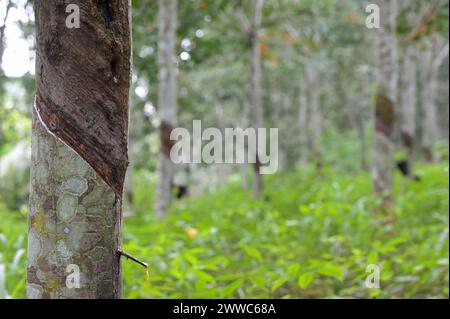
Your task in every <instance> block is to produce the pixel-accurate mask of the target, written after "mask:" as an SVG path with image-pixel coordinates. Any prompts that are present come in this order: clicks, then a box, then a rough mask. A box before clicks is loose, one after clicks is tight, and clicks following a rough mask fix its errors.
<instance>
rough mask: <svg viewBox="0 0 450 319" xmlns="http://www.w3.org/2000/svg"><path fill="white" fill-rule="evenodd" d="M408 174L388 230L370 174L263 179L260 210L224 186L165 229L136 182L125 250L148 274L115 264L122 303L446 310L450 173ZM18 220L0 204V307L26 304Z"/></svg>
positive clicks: (423, 168) (424, 168)
mask: <svg viewBox="0 0 450 319" xmlns="http://www.w3.org/2000/svg"><path fill="white" fill-rule="evenodd" d="M416 173H417V175H419V176H420V177H421V180H420V181H417V182H416V181H410V180H407V179H404V178H403V177H401V176H396V179H395V192H396V201H395V209H394V211H393V213H392V215H393V216H394V218H393V219H394V222H393V223H389V222H386V221H387V220H389V218H386V215H385V214H383V213H381V212H379V211H377V209H376V207H377V205H378V204H379V203H378V199H377V198H376V197H375V196H374V195H372V187H371V179H370V176H369V174H368V173H360V174H354V175H351V174H345V175H344V174H336V173H333V172H331V171H328V170H327V169H325V170H324V171H323V172H322V174H320V175H317V174H316V173H315V172H314V171H313V170H303V171H298V172H296V173H290V174H285V175H278V176H272V177H269V178H268V179H267V180H266V181H265V185H266V187H267V191H266V193H265V195H266V198H265V200H261V201H252V200H249V199H250V198H251V194H250V192H247V191H243V190H242V188H241V187H240V186H239V183H238V182H235V183H230V184H229V185H226V186H224V187H223V188H222V189H220V190H219V191H218V192H217V193H216V194H209V195H206V194H205V195H203V196H200V197H196V198H189V199H187V200H182V201H178V202H176V203H175V204H174V205H173V207H172V209H171V212H170V214H169V216H168V217H167V218H166V219H165V220H163V221H158V220H156V219H155V218H154V217H153V212H152V209H151V207H153V201H152V196H150V195H151V194H149V192H151V191H149V187H148V185H149V184H151V178H150V177H149V175H148V173H140V174H139V173H138V174H136V176H135V177H136V178H135V180H136V182H135V183H136V185H135V195H136V197H135V198H136V200H135V211H136V213H135V214H134V215H133V216H131V217H127V218H126V219H125V222H124V225H125V226H124V250H125V251H126V252H128V253H129V254H131V255H133V256H136V257H137V258H139V259H141V260H143V261H145V262H148V263H149V265H150V268H149V270H148V272H147V271H146V270H145V269H144V268H142V267H141V266H139V265H137V264H135V263H133V262H131V261H126V260H124V262H123V265H124V297H125V298H350V297H351V298H412V297H414V298H421V297H427V298H448V297H449V288H448V285H449V242H448V229H449V228H448V227H449V178H448V174H449V165H448V162H446V163H441V164H435V165H418V166H417V169H416ZM149 207H150V208H149ZM26 215H27V211H26V208H24V209H23V210H22V211H21V212H10V211H7V210H6V209H4V208H3V209H2V206H1V203H0V221H1V222H0V298H2V297H12V298H23V297H24V296H25V281H26V229H27V221H26ZM368 265H376V267H378V268H376V269H379V270H380V271H381V272H380V276H381V277H380V288H379V289H369V288H367V287H366V285H365V282H366V278H367V276H369V275H371V274H372V273H371V272H366V270H368V268H367V267H368ZM372 269H373V268H372ZM369 270H370V269H369ZM371 271H373V270H371Z"/></svg>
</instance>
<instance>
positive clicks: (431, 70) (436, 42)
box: [422, 37, 449, 162]
mask: <svg viewBox="0 0 450 319" xmlns="http://www.w3.org/2000/svg"><path fill="white" fill-rule="evenodd" d="M440 40H441V39H439V38H435V37H432V39H431V41H430V42H431V43H430V44H429V47H427V48H426V49H425V51H424V53H423V55H422V83H424V87H423V90H424V91H423V95H422V100H423V108H424V122H423V137H422V148H423V152H424V157H425V160H426V161H427V162H434V161H435V158H434V154H433V150H432V148H433V143H434V142H435V141H436V139H437V137H438V135H439V134H438V128H439V123H438V117H437V106H436V99H437V94H438V90H439V69H440V67H441V65H442V63H443V61H444V59H445V58H446V57H447V56H448V50H449V48H448V43H447V44H446V45H442V41H440Z"/></svg>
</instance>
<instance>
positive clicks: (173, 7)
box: [155, 0, 177, 218]
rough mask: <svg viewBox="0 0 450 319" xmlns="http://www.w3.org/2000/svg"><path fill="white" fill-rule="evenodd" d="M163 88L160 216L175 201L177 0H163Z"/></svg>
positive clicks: (160, 96)
mask: <svg viewBox="0 0 450 319" xmlns="http://www.w3.org/2000/svg"><path fill="white" fill-rule="evenodd" d="M158 26H159V42H158V50H159V54H158V63H159V75H158V79H159V88H158V107H159V116H160V120H161V124H160V125H161V127H160V154H159V162H158V184H157V188H156V202H155V212H156V216H157V217H158V218H163V217H164V216H166V213H167V208H168V206H169V204H170V201H171V197H172V196H171V193H172V187H171V186H172V179H173V174H174V164H173V162H172V161H171V160H170V149H171V148H172V146H173V144H172V142H171V140H170V133H171V132H172V130H173V129H174V128H175V122H176V114H177V82H176V81H177V80H176V78H177V76H176V72H177V68H176V53H175V45H176V44H175V42H176V29H177V1H176V0H160V1H159V24H158Z"/></svg>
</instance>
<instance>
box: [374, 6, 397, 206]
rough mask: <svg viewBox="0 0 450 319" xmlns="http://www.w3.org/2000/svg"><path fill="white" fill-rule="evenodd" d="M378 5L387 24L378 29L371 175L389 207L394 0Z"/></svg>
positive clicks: (394, 77)
mask: <svg viewBox="0 0 450 319" xmlns="http://www.w3.org/2000/svg"><path fill="white" fill-rule="evenodd" d="M379 5H380V8H381V16H382V17H383V19H382V21H384V25H383V26H382V27H381V28H380V29H379V30H378V31H377V32H378V33H377V38H376V55H377V71H378V72H377V83H378V90H377V98H376V105H375V132H374V139H375V140H374V150H373V162H372V176H373V184H374V190H375V192H376V193H377V194H379V195H380V196H382V197H383V206H384V207H386V208H388V207H390V206H392V204H393V194H392V182H393V181H392V179H393V159H394V158H393V157H394V154H393V152H394V146H395V141H394V123H395V103H396V101H397V75H396V64H397V63H396V52H397V50H396V36H395V30H396V23H395V19H396V13H395V11H396V10H395V0H380V1H379Z"/></svg>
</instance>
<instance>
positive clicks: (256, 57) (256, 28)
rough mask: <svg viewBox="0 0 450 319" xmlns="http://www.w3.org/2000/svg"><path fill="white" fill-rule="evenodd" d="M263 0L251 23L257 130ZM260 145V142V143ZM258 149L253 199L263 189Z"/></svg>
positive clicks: (258, 123) (258, 0) (256, 5)
mask: <svg viewBox="0 0 450 319" xmlns="http://www.w3.org/2000/svg"><path fill="white" fill-rule="evenodd" d="M263 5H264V1H263V0H253V15H252V23H251V38H250V42H251V47H252V59H251V65H252V67H251V102H250V105H251V117H252V124H253V127H254V128H255V129H258V128H262V125H263V112H262V91H261V51H260V46H259V40H260V39H259V34H260V29H261V22H262V9H263ZM258 143H259V142H258ZM258 151H259V150H258V148H256V163H255V165H254V170H253V172H254V174H253V197H255V198H256V197H258V196H259V194H260V193H261V191H262V189H263V181H262V176H261V174H260V166H261V164H260V161H259V156H258Z"/></svg>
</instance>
